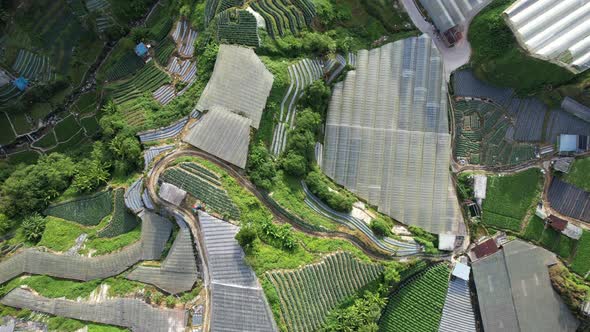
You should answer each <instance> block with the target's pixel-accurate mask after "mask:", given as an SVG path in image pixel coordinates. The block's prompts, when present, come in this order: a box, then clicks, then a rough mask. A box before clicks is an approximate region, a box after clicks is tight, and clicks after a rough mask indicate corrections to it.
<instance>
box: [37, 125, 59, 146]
mask: <svg viewBox="0 0 590 332" xmlns="http://www.w3.org/2000/svg"><path fill="white" fill-rule="evenodd" d="M56 145H57V139H56V137H55V133H54V132H53V129H52V130H50V131H48V132H47V133H46V134H45V135H43V137H41V138H39V139H38V140H36V141H35V142H33V146H34V147H37V148H41V149H47V148H51V147H54V146H56Z"/></svg>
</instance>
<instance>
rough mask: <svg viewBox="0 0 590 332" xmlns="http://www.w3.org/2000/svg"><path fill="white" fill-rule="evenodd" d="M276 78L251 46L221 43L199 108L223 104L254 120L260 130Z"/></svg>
mask: <svg viewBox="0 0 590 332" xmlns="http://www.w3.org/2000/svg"><path fill="white" fill-rule="evenodd" d="M273 81H274V77H273V76H272V74H271V73H270V71H268V69H266V67H265V66H264V63H262V61H261V60H260V58H258V56H257V55H256V53H254V51H253V50H252V49H250V48H245V47H240V46H233V45H221V46H220V47H219V53H217V60H216V61H215V68H214V69H213V75H212V76H211V79H210V80H209V83H207V86H206V87H205V90H204V91H203V93H202V95H201V98H200V99H199V102H198V103H197V109H198V110H199V111H206V110H210V109H211V108H213V107H221V108H224V109H227V110H230V111H232V112H234V113H236V114H240V115H243V116H245V117H247V118H248V119H250V120H252V123H251V124H250V125H251V126H252V127H254V128H256V129H258V125H259V124H260V118H261V117H262V111H263V110H264V107H265V106H266V99H267V98H268V96H269V94H270V89H271V88H272V83H273Z"/></svg>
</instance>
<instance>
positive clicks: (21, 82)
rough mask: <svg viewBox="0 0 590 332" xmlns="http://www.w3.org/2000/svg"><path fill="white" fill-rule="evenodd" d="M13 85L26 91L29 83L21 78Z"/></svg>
mask: <svg viewBox="0 0 590 332" xmlns="http://www.w3.org/2000/svg"><path fill="white" fill-rule="evenodd" d="M12 84H14V86H16V87H17V88H18V89H19V90H20V91H25V89H26V88H27V86H28V85H29V81H28V80H27V79H26V78H24V77H22V76H21V77H19V78H17V79H16V80H14V81H13V82H12Z"/></svg>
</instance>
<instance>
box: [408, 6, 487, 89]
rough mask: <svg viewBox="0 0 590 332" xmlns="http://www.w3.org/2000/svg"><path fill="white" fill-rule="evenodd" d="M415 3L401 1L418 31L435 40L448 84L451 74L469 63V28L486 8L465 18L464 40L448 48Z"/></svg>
mask: <svg viewBox="0 0 590 332" xmlns="http://www.w3.org/2000/svg"><path fill="white" fill-rule="evenodd" d="M414 1H417V0H401V2H402V5H403V6H404V8H405V9H406V12H407V13H408V15H409V16H410V18H411V19H412V22H413V23H414V25H415V26H416V28H418V30H420V31H422V32H423V33H425V34H427V35H429V36H430V38H432V40H434V43H435V45H436V47H437V48H438V50H439V52H440V53H441V55H442V58H443V63H444V67H445V77H446V80H447V82H448V81H449V79H450V78H451V73H452V72H453V71H455V70H456V69H457V68H459V67H461V66H463V65H465V64H467V63H469V57H470V56H471V45H470V44H469V41H468V40H467V32H468V28H469V23H471V20H472V19H473V17H475V15H477V13H479V11H480V10H481V9H483V8H484V7H485V6H482V7H481V8H479V10H475V11H473V12H471V13H469V14H468V15H467V16H466V17H465V22H464V23H463V24H462V25H463V26H464V27H465V28H464V29H463V36H464V38H463V39H462V40H461V41H459V42H458V43H457V44H455V46H454V47H447V46H446V45H445V43H444V42H443V41H442V40H441V39H440V38H439V36H438V34H437V33H436V32H435V31H436V30H435V28H434V26H433V25H432V24H430V23H429V22H427V21H426V20H425V19H424V17H423V16H422V14H421V13H420V11H419V10H418V7H416V3H415V2H414ZM490 2H491V0H487V1H486V2H485V4H486V5H487V4H488V3H490Z"/></svg>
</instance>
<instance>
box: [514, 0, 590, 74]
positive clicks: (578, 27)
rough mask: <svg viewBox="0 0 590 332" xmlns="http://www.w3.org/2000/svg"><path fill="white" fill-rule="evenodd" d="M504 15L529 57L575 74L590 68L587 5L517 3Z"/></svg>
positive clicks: (564, 0) (569, 0)
mask: <svg viewBox="0 0 590 332" xmlns="http://www.w3.org/2000/svg"><path fill="white" fill-rule="evenodd" d="M504 14H505V15H506V20H507V22H508V25H509V26H510V27H511V28H512V30H513V31H514V33H515V35H516V38H517V39H518V41H519V42H520V44H521V45H522V46H523V47H524V48H526V49H527V50H528V51H529V52H531V53H532V54H533V55H535V56H537V57H539V58H541V59H545V60H550V61H552V62H555V63H558V64H560V65H562V66H564V67H567V68H568V69H570V70H571V71H573V72H575V73H579V72H583V71H584V70H586V69H588V68H590V1H585V0H583V1H580V0H560V1H555V0H519V1H517V2H516V3H514V4H513V5H512V6H510V7H509V8H508V9H506V11H504Z"/></svg>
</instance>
